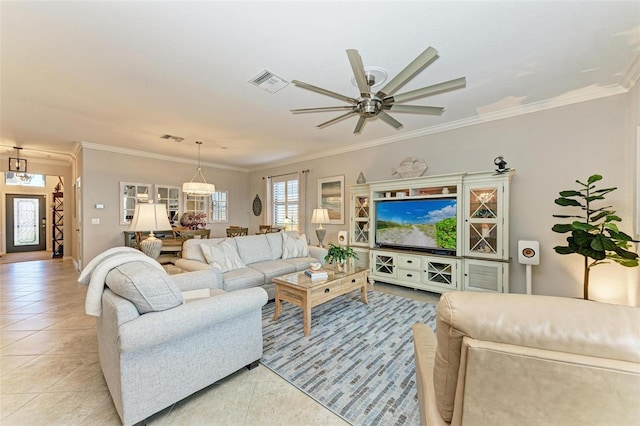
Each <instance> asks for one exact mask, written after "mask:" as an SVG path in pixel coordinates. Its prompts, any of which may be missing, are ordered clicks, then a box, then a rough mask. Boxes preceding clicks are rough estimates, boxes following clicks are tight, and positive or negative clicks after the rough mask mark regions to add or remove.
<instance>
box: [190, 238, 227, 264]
mask: <svg viewBox="0 0 640 426" xmlns="http://www.w3.org/2000/svg"><path fill="white" fill-rule="evenodd" d="M225 241H227V238H226V237H225V238H205V239H204V240H196V239H194V238H191V239H189V240H187V241H185V242H184V243H183V244H182V258H183V259H187V260H196V261H198V262H202V263H207V261H206V260H205V258H204V256H203V254H202V249H201V248H200V244H206V245H208V246H210V247H213V246H215V245H218V244H220V243H222V242H225ZM229 241H233V238H231V239H229ZM233 246H234V247H235V244H233Z"/></svg>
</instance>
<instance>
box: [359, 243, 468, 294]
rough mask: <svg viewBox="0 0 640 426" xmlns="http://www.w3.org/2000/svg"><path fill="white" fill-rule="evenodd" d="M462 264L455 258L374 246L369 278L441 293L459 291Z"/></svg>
mask: <svg viewBox="0 0 640 426" xmlns="http://www.w3.org/2000/svg"><path fill="white" fill-rule="evenodd" d="M460 263H461V260H460V259H458V258H454V257H447V256H433V255H425V254H417V253H411V254H409V253H405V252H402V251H395V250H394V251H392V250H378V249H372V250H371V270H370V271H369V281H370V282H371V283H372V284H373V283H375V282H376V281H380V282H385V283H390V284H396V285H401V286H405V287H411V288H416V289H421V290H427V291H433V292H437V293H442V292H445V291H450V290H458V289H459V283H460V275H459V271H460Z"/></svg>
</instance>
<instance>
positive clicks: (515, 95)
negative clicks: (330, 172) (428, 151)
mask: <svg viewBox="0 0 640 426" xmlns="http://www.w3.org/2000/svg"><path fill="white" fill-rule="evenodd" d="M0 19H1V21H0V24H1V30H0V37H1V39H0V40H1V45H0V48H1V50H0V60H1V80H0V83H1V87H0V90H1V92H0V101H1V104H0V107H1V109H0V119H1V125H0V150H1V151H0V153H2V154H5V156H6V155H7V153H9V152H15V151H12V150H11V147H13V146H14V145H17V146H22V147H24V148H25V149H24V151H23V154H22V156H26V157H30V156H33V157H37V156H38V155H41V154H40V153H38V151H46V152H47V153H48V155H47V156H48V157H49V158H59V156H57V155H55V154H54V153H56V152H66V153H69V152H72V150H73V147H74V144H76V143H77V142H86V143H89V144H96V145H108V146H113V147H115V148H114V149H117V150H137V151H142V152H148V153H154V155H160V156H163V155H166V156H172V157H180V158H185V159H191V160H193V159H195V157H196V155H197V148H196V145H195V143H194V142H195V141H196V140H201V141H203V142H204V144H203V146H202V158H203V161H204V162H205V163H213V164H224V165H227V166H231V167H235V168H240V169H245V170H252V169H258V168H260V167H263V166H265V165H266V164H271V165H274V164H283V163H286V162H290V161H293V160H300V159H304V158H313V157H314V156H319V155H323V154H327V153H336V152H341V150H349V149H355V148H358V147H365V146H372V145H376V144H381V143H386V142H389V141H395V140H400V139H403V138H409V137H412V136H415V135H420V134H425V133H429V132H435V131H438V130H442V129H447V128H452V127H455V126H459V125H464V124H468V123H474V122H480V121H485V120H488V119H492V118H497V117H504V116H509V115H514V114H519V113H523V112H528V111H533V110H537V109H541V108H546V107H550V106H554V105H560V104H566V103H571V102H575V101H578V100H584V99H591V98H595V97H600V96H607V95H610V94H614V93H621V92H624V91H625V90H627V89H628V88H629V87H631V86H632V85H633V83H634V82H635V80H636V79H637V78H638V75H640V71H639V70H638V69H639V68H640V65H639V62H640V60H639V59H638V58H639V57H640V1H637V0H635V1H622V2H612V1H595V2H565V1H551V2H539V1H502V2H485V1H476V2H459V1H447V2H440V1H433V2H432V1H422V2H418V1H380V2H374V1H366V2H362V1H357V2H346V1H341V2H337V1H322V2H313V1H297V2H272V1H259V2H246V1H229V2H220V1H209V2H178V1H174V2H171V1H169V2H147V1H127V2H116V1H113V2H94V1H76V2H7V1H2V2H1V3H0ZM428 46H433V47H434V48H436V49H437V50H438V51H439V54H440V57H439V59H438V60H436V61H435V62H434V63H433V64H431V65H430V66H429V67H427V68H426V69H425V70H424V71H422V72H421V73H420V74H418V75H417V76H416V77H415V78H414V79H413V80H411V81H410V82H409V83H408V84H407V85H406V86H404V87H403V88H402V89H401V90H399V91H398V93H403V92H405V91H409V90H413V89H417V88H421V87H424V86H428V85H431V84H435V83H439V82H442V81H446V80H450V79H453V78H457V77H462V76H465V77H466V79H467V87H466V88H464V89H460V90H456V91H452V92H448V93H443V94H439V95H435V96H431V97H428V98H423V99H419V100H415V101H411V102H408V104H413V105H434V106H443V107H445V111H444V113H443V114H442V115H441V116H426V115H417V114H404V113H395V114H394V113H392V115H393V116H394V118H396V119H397V120H399V121H400V122H402V123H403V124H404V128H403V129H401V130H399V131H397V130H395V129H394V128H392V127H390V126H389V125H387V124H385V123H384V122H382V121H381V120H380V119H377V118H376V119H373V120H368V121H367V124H366V125H365V127H364V130H363V131H362V133H361V134H360V135H353V134H352V132H353V128H354V127H355V124H356V121H357V118H349V119H347V120H343V121H341V122H339V123H337V124H334V125H332V126H329V127H327V128H325V129H317V128H316V127H315V126H316V125H317V124H320V123H322V122H324V121H327V120H329V119H331V118H333V117H336V116H338V115H340V114H341V113H340V112H338V113H336V112H322V113H313V114H297V115H293V114H292V113H290V112H289V110H290V109H295V108H308V107H321V106H335V105H345V104H343V103H341V101H339V100H336V99H334V98H330V97H327V96H323V95H321V94H318V93H314V92H310V91H307V90H304V89H301V88H298V87H295V86H294V85H293V84H291V85H289V86H287V87H285V88H284V89H282V90H281V91H279V92H277V93H275V94H271V93H269V92H266V91H263V90H261V89H259V88H257V87H255V86H253V85H251V84H249V82H248V81H249V80H250V79H251V78H252V77H254V76H255V75H256V74H258V73H259V72H260V71H262V70H264V69H267V70H269V71H271V72H273V73H275V74H277V75H279V76H280V77H282V78H284V79H285V80H287V81H291V80H293V79H297V80H301V81H303V82H306V83H310V84H313V85H316V86H320V87H322V88H325V89H329V90H331V91H334V92H338V93H341V94H344V95H348V96H353V97H357V95H358V90H357V88H356V87H355V86H354V85H353V84H352V83H351V76H352V71H351V68H350V65H349V61H348V59H347V55H346V53H345V50H346V49H349V48H353V49H357V50H358V51H359V52H360V55H361V56H362V59H363V62H364V65H365V66H377V67H382V68H384V69H386V70H387V72H388V73H389V77H390V78H391V77H393V76H395V75H396V74H397V73H398V72H399V71H400V70H401V69H402V68H404V67H405V66H406V65H407V64H408V63H409V62H410V61H412V60H413V59H414V58H415V57H416V56H417V55H418V54H419V53H421V52H422V51H423V50H424V49H426V48H427V47H428ZM164 134H172V135H177V136H180V137H183V138H185V140H184V142H182V143H177V142H173V141H167V140H164V139H161V138H160V137H161V136H162V135H164Z"/></svg>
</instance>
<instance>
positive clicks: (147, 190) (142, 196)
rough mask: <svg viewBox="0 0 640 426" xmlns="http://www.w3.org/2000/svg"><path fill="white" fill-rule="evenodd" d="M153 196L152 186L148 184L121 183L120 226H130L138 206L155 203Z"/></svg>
mask: <svg viewBox="0 0 640 426" xmlns="http://www.w3.org/2000/svg"><path fill="white" fill-rule="evenodd" d="M151 196H152V192H151V185H149V184H147V183H128V182H120V225H129V224H130V223H131V219H133V213H134V212H135V209H136V204H138V203H148V202H149V201H153V198H151ZM150 198H151V199H150Z"/></svg>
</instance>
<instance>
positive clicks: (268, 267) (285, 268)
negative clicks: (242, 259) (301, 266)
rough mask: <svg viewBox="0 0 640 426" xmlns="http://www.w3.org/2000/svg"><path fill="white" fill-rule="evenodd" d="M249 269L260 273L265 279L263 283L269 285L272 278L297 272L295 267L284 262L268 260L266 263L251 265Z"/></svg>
mask: <svg viewBox="0 0 640 426" xmlns="http://www.w3.org/2000/svg"><path fill="white" fill-rule="evenodd" d="M251 269H255V270H256V271H258V272H260V273H262V274H263V275H264V277H265V279H264V282H265V283H270V282H271V281H272V280H273V278H274V277H278V276H280V275H285V274H290V273H291V272H296V271H297V269H296V267H295V265H294V264H292V263H290V262H288V261H286V260H268V261H266V262H258V263H252V264H251Z"/></svg>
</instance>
